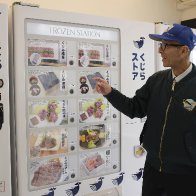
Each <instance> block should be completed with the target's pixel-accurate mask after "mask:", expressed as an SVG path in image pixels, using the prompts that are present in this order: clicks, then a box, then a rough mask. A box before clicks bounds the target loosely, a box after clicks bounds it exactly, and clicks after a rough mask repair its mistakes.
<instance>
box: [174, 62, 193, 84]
mask: <svg viewBox="0 0 196 196" xmlns="http://www.w3.org/2000/svg"><path fill="white" fill-rule="evenodd" d="M192 68H193V65H192V63H191V64H190V66H189V67H188V68H187V69H186V70H185V71H184V72H183V73H181V74H180V75H179V76H177V77H176V76H175V75H174V73H173V71H172V77H173V79H174V78H175V80H176V82H179V81H180V80H182V79H183V78H184V77H185V76H187V75H188V74H189V73H190V72H191V71H192Z"/></svg>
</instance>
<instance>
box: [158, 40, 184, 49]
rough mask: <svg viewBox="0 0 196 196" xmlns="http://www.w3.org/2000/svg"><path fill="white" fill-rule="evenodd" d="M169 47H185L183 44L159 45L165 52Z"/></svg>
mask: <svg viewBox="0 0 196 196" xmlns="http://www.w3.org/2000/svg"><path fill="white" fill-rule="evenodd" d="M168 46H173V47H181V46H184V45H182V44H167V43H163V42H161V43H159V48H161V49H162V50H163V51H164V50H165V49H166V48H167V47H168Z"/></svg>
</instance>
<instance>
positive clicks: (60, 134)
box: [10, 3, 155, 196]
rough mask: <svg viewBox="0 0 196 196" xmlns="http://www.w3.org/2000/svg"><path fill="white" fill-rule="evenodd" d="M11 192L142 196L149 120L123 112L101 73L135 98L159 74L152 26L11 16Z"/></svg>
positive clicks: (22, 11)
mask: <svg viewBox="0 0 196 196" xmlns="http://www.w3.org/2000/svg"><path fill="white" fill-rule="evenodd" d="M10 14H11V17H10V19H12V20H11V21H10V24H11V25H10V32H11V34H10V40H13V42H12V43H10V55H11V54H12V56H11V57H10V58H11V59H12V60H13V63H12V66H11V67H10V69H11V73H13V77H12V76H10V77H11V78H10V81H11V84H10V86H11V88H14V94H10V96H11V97H14V98H13V99H12V104H11V106H12V108H11V111H14V113H15V115H14V116H12V123H13V125H12V130H11V134H13V135H14V136H15V146H14V149H16V151H13V156H12V157H13V160H15V161H12V163H13V165H14V166H13V170H12V171H13V172H12V184H13V187H14V190H13V195H14V196H27V195H28V196H47V195H48V196H49V195H50V196H71V195H73V196H75V195H77V196H90V195H97V196H98V195H99V196H101V195H104V196H115V195H116V196H117V195H123V196H127V195H133V196H140V195H141V185H142V175H143V164H144V160H145V154H146V152H145V150H144V149H143V148H142V146H140V145H139V134H140V132H141V130H142V126H143V124H144V122H145V118H144V119H129V118H128V117H126V116H124V115H121V114H120V112H119V111H117V110H116V109H115V108H114V107H113V106H112V105H111V104H110V103H109V102H108V101H107V99H105V98H104V97H103V96H102V95H100V94H98V93H97V92H96V89H95V86H96V83H95V80H94V77H100V78H104V79H105V80H107V81H108V83H109V84H110V85H111V86H112V87H113V88H116V89H118V90H119V91H121V92H122V93H124V94H126V95H127V96H133V95H134V93H135V90H137V88H140V87H141V85H143V84H144V83H145V81H146V80H147V78H148V77H149V76H150V75H151V74H152V73H154V71H155V66H154V43H153V41H152V40H150V39H149V37H148V34H149V33H154V24H153V23H146V22H136V21H123V20H117V19H111V18H105V17H98V16H92V15H84V14H76V13H67V12H61V11H53V10H47V9H41V8H39V7H38V6H36V5H25V4H22V3H14V4H13V6H12V8H11V10H10Z"/></svg>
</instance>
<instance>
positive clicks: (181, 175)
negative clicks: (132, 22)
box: [94, 24, 196, 196]
mask: <svg viewBox="0 0 196 196" xmlns="http://www.w3.org/2000/svg"><path fill="white" fill-rule="evenodd" d="M149 37H150V38H151V39H153V40H155V41H159V42H160V45H159V53H160V54H161V57H162V61H163V66H164V67H170V68H171V69H167V70H164V71H160V72H157V73H155V74H153V75H152V76H151V77H149V79H148V80H147V82H146V84H145V85H144V86H142V87H141V88H140V89H139V90H137V91H136V94H135V96H134V97H133V98H129V97H126V96H125V95H123V94H121V93H120V92H119V91H117V90H116V89H113V88H112V87H111V86H110V85H109V84H108V83H107V81H105V80H103V79H101V78H98V77H96V78H94V79H95V80H96V82H97V83H96V89H97V91H98V92H99V93H101V94H103V95H104V96H105V97H106V98H107V99H108V100H109V102H110V103H111V104H112V105H113V106H114V107H115V108H116V109H118V110H119V111H121V112H122V113H124V114H125V115H127V116H129V117H130V118H134V117H138V118H142V117H144V116H147V120H146V122H145V125H144V128H143V131H142V134H141V137H140V139H141V142H142V143H143V146H144V148H145V149H146V150H147V157H146V163H145V167H144V175H143V188H142V196H162V195H163V194H164V193H166V194H167V196H196V188H195V187H194V186H195V180H196V67H195V65H193V64H192V63H191V62H190V52H191V50H193V48H194V46H195V42H196V36H195V34H194V33H193V31H192V30H191V29H190V28H188V27H186V26H183V25H180V24H175V25H174V26H173V27H172V28H171V29H169V30H168V31H167V32H164V33H163V34H162V35H158V34H150V35H149Z"/></svg>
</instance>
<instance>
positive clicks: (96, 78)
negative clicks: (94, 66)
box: [93, 77, 104, 82]
mask: <svg viewBox="0 0 196 196" xmlns="http://www.w3.org/2000/svg"><path fill="white" fill-rule="evenodd" d="M93 80H96V82H103V81H104V79H103V78H100V77H93Z"/></svg>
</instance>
